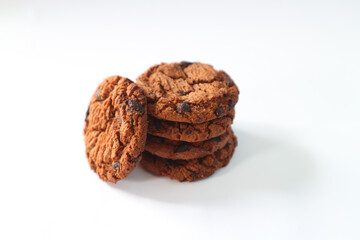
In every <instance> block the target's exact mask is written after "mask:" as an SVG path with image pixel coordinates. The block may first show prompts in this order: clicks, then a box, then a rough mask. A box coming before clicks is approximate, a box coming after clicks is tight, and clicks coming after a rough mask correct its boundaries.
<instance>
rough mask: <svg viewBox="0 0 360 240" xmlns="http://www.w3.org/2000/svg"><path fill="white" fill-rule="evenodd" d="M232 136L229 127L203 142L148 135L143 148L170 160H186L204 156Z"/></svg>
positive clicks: (221, 145) (220, 146)
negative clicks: (222, 132) (220, 133)
mask: <svg viewBox="0 0 360 240" xmlns="http://www.w3.org/2000/svg"><path fill="white" fill-rule="evenodd" d="M232 136H233V132H232V131H231V129H227V131H226V132H225V133H224V134H222V135H220V136H218V137H214V138H212V139H209V140H207V141H203V142H193V143H190V142H181V141H174V140H169V139H165V138H161V137H156V136H152V135H148V140H147V142H146V145H145V150H146V151H148V152H149V153H151V154H153V155H156V156H159V157H162V158H166V159H172V160H177V159H181V160H188V159H194V158H200V157H204V156H206V155H209V154H212V153H214V152H215V151H217V150H219V149H220V148H223V147H224V146H225V144H226V143H227V142H228V140H229V139H230V138H231V137H232Z"/></svg>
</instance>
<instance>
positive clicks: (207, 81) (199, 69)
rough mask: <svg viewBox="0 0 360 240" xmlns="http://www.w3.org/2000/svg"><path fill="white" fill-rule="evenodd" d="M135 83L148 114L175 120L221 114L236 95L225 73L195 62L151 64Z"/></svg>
mask: <svg viewBox="0 0 360 240" xmlns="http://www.w3.org/2000/svg"><path fill="white" fill-rule="evenodd" d="M136 83H137V84H138V85H139V86H140V87H141V88H142V89H143V90H144V91H145V94H146V97H147V99H148V113H149V114H150V115H152V116H154V117H156V118H158V119H164V120H169V121H176V122H187V123H202V122H206V121H210V120H212V119H216V118H220V117H223V116H225V115H227V114H228V112H229V111H230V110H232V109H233V108H234V106H235V104H236V103H237V101H238V95H239V90H238V88H237V87H236V85H235V83H234V82H233V80H232V79H231V78H230V77H229V75H227V74H226V73H225V72H224V71H216V70H215V69H214V68H213V67H212V66H211V65H207V64H202V63H198V62H196V63H189V62H180V63H169V64H165V63H162V64H159V65H155V66H153V67H151V68H150V69H148V70H147V71H146V72H145V73H143V74H142V75H140V76H139V77H138V78H137V80H136Z"/></svg>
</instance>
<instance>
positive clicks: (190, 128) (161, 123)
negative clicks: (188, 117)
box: [148, 109, 235, 142]
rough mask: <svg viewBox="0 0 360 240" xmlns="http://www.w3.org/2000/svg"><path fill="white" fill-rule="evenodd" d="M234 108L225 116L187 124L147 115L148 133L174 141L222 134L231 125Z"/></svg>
mask: <svg viewBox="0 0 360 240" xmlns="http://www.w3.org/2000/svg"><path fill="white" fill-rule="evenodd" d="M234 115H235V110H234V109H233V110H231V111H230V112H229V113H228V114H227V115H226V116H224V117H222V118H216V119H213V120H210V121H208V122H204V123H197V124H189V123H182V122H172V121H166V120H161V119H157V118H155V117H153V116H151V115H149V116H148V119H149V126H148V133H149V134H151V135H153V136H159V137H163V138H167V139H171V140H176V141H185V142H200V141H205V140H208V139H210V138H214V137H217V136H220V135H221V134H224V133H225V132H226V130H227V129H228V128H229V127H230V126H231V124H232V121H233V119H234Z"/></svg>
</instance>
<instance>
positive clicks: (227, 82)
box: [224, 77, 234, 87]
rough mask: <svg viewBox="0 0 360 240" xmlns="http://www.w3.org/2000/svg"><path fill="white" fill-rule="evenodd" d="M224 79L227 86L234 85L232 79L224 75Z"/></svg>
mask: <svg viewBox="0 0 360 240" xmlns="http://www.w3.org/2000/svg"><path fill="white" fill-rule="evenodd" d="M224 81H225V82H226V84H227V85H228V86H229V87H232V86H234V82H233V80H231V78H228V77H224Z"/></svg>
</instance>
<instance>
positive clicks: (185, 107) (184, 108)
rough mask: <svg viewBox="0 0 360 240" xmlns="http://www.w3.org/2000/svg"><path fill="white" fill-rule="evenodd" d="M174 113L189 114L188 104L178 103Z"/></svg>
mask: <svg viewBox="0 0 360 240" xmlns="http://www.w3.org/2000/svg"><path fill="white" fill-rule="evenodd" d="M176 111H177V112H178V113H181V114H184V113H186V112H190V103H189V102H182V103H178V104H177V105H176Z"/></svg>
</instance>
